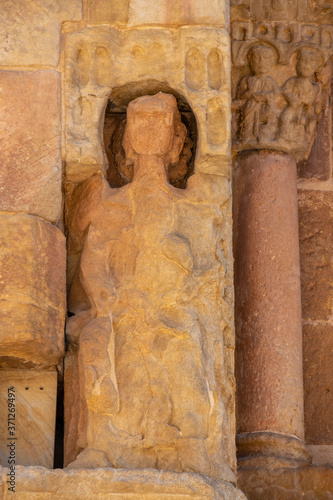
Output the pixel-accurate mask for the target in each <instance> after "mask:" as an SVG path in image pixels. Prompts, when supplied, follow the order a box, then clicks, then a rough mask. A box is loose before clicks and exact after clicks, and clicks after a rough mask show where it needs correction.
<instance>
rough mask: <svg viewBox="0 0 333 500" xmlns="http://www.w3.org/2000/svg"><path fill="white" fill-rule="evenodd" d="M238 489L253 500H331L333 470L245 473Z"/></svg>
mask: <svg viewBox="0 0 333 500" xmlns="http://www.w3.org/2000/svg"><path fill="white" fill-rule="evenodd" d="M238 487H239V488H241V490H242V491H244V493H245V495H246V497H247V498H248V499H249V500H268V499H273V498H274V500H303V499H306V500H310V499H311V500H331V499H332V498H333V494H332V492H333V469H332V468H331V467H327V468H325V467H303V468H299V469H292V468H290V469H288V468H281V469H276V470H272V469H267V468H261V469H242V470H240V471H239V473H238Z"/></svg>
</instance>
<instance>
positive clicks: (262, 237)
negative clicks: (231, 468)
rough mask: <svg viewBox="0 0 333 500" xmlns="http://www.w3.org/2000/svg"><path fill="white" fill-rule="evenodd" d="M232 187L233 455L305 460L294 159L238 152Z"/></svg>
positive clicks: (288, 460) (243, 458) (252, 457)
mask: <svg viewBox="0 0 333 500" xmlns="http://www.w3.org/2000/svg"><path fill="white" fill-rule="evenodd" d="M234 191H235V198H234V217H235V233H234V234H235V240H234V245H235V262H236V267H235V295H236V329H237V349H236V352H237V382H238V389H237V390H238V394H237V422H238V448H239V459H240V463H244V462H245V461H248V460H250V461H251V462H252V461H253V460H254V459H258V458H260V459H262V457H275V458H277V457H278V458H280V459H281V460H282V461H283V463H285V461H287V462H288V463H289V462H290V461H294V462H295V463H303V464H304V463H308V462H309V461H310V459H311V458H310V453H309V452H308V451H307V449H306V448H305V445H304V444H303V440H304V423H303V372H302V323H301V295H300V266H299V242H298V213H297V189H296V163H295V160H294V159H293V158H292V157H291V156H289V155H286V154H283V153H275V152H267V151H252V152H249V153H244V154H242V155H240V156H239V157H238V160H237V162H236V167H235V177H234Z"/></svg>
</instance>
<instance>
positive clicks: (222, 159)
mask: <svg viewBox="0 0 333 500" xmlns="http://www.w3.org/2000/svg"><path fill="white" fill-rule="evenodd" d="M229 51H230V48H229V35H228V32H227V31H226V30H225V29H218V28H210V27H200V28H199V27H185V28H180V29H179V30H167V29H161V28H150V29H148V28H147V29H131V30H120V29H116V28H111V27H105V26H103V27H98V28H86V29H83V30H82V31H80V32H78V33H74V34H72V35H68V36H67V40H66V163H67V165H66V178H67V180H70V181H74V182H80V181H83V180H85V179H87V178H89V177H90V176H91V175H93V174H94V173H96V172H98V171H105V170H106V163H107V160H106V155H105V152H104V146H103V144H102V137H103V133H102V131H103V126H104V112H105V108H106V105H107V102H108V100H109V99H110V100H111V101H113V102H114V103H115V104H116V105H118V106H119V105H121V106H126V105H127V104H128V102H129V101H131V100H132V99H134V98H136V97H138V96H140V95H145V94H154V93H156V92H158V91H163V92H171V93H174V94H175V95H180V96H182V97H184V98H185V100H186V101H187V102H188V104H189V105H190V106H191V108H192V110H193V112H194V114H195V116H196V120H197V125H198V136H199V138H198V149H197V154H196V167H195V170H196V172H204V173H209V174H216V175H223V176H227V177H230V165H231V163H230V81H229V74H230V54H229ZM198 65H199V66H200V67H199V69H200V71H198ZM102 68H104V69H103V70H102ZM218 75H220V78H218ZM218 87H219V88H218ZM215 119H217V121H216V122H215ZM216 123H217V124H218V125H216Z"/></svg>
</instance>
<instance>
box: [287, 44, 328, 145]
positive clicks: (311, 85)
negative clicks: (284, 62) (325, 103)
mask: <svg viewBox="0 0 333 500" xmlns="http://www.w3.org/2000/svg"><path fill="white" fill-rule="evenodd" d="M319 64H320V55H319V53H318V51H316V50H314V49H308V48H302V49H301V50H300V52H299V53H298V56H297V64H296V72H297V76H293V77H291V78H289V80H287V81H286V83H285V84H284V85H283V87H282V89H281V91H282V95H283V97H284V98H285V100H286V102H287V106H286V107H285V109H284V110H283V111H282V113H281V116H280V131H279V138H280V139H281V140H282V141H285V142H286V144H288V143H289V144H290V147H291V148H292V149H305V150H307V149H308V148H309V145H311V144H312V142H313V138H314V136H315V132H316V125H317V120H318V116H319V113H320V111H321V101H320V97H321V95H320V94H321V92H320V91H321V87H320V86H319V84H318V83H316V82H314V81H313V80H311V79H313V76H314V73H315V71H316V69H317V68H318V66H319Z"/></svg>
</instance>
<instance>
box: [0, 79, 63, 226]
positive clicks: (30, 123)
mask: <svg viewBox="0 0 333 500" xmlns="http://www.w3.org/2000/svg"><path fill="white" fill-rule="evenodd" d="M0 106H1V127H0V143H1V153H0V158H1V170H0V210H1V211H14V212H28V213H31V214H34V215H38V216H40V217H43V218H44V219H47V220H49V221H51V222H56V221H58V219H59V217H60V213H61V202H62V201H61V200H62V193H61V179H62V171H61V152H60V75H59V73H57V72H56V71H50V70H41V71H34V72H30V71H29V72H19V71H1V72H0Z"/></svg>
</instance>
